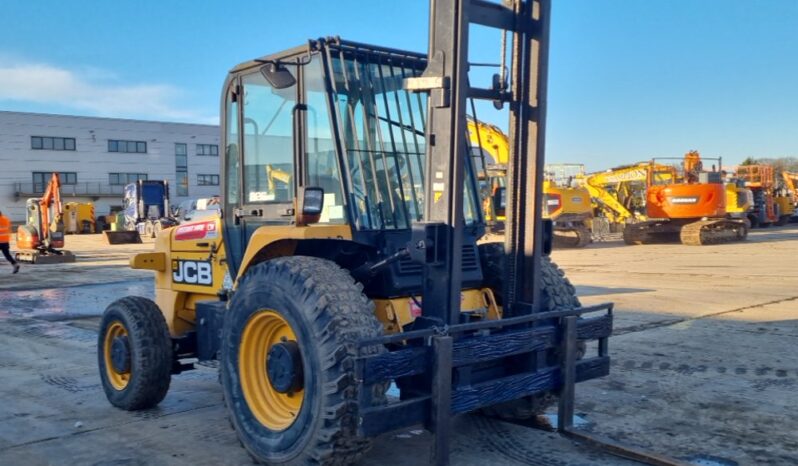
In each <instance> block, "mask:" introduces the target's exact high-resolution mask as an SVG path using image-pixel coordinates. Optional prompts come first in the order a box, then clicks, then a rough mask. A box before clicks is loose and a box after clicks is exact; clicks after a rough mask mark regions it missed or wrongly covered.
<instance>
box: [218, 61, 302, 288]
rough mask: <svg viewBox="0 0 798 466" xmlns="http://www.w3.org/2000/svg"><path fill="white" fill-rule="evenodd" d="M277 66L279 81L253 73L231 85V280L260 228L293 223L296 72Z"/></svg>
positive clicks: (227, 137) (227, 139) (227, 141)
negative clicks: (248, 244)
mask: <svg viewBox="0 0 798 466" xmlns="http://www.w3.org/2000/svg"><path fill="white" fill-rule="evenodd" d="M274 66H275V67H276V68H275V69H276V70H278V71H279V73H278V74H279V75H280V78H281V79H277V78H276V77H275V76H276V75H274V74H272V75H269V73H267V72H264V71H263V69H262V68H261V69H259V68H255V69H254V70H252V71H251V72H248V73H245V74H242V75H240V76H236V77H234V78H233V79H231V80H230V82H229V85H228V87H227V92H226V93H227V96H226V102H225V109H224V121H223V122H222V123H223V125H224V127H225V130H224V135H223V136H224V146H225V151H224V161H223V163H224V171H225V176H224V180H225V185H224V187H223V189H224V192H225V194H226V195H225V209H224V217H225V241H226V244H227V251H228V261H229V267H230V272H231V276H233V277H236V276H237V273H238V270H239V267H240V266H241V263H240V261H241V259H242V257H243V256H244V252H245V250H246V246H247V243H248V240H249V238H250V237H251V236H252V234H253V233H254V232H255V230H256V229H257V228H259V227H261V226H263V225H287V224H290V223H291V221H292V219H293V209H294V197H295V193H296V183H295V179H296V173H295V169H296V166H295V165H296V164H295V152H296V151H295V148H294V144H295V143H294V140H295V138H294V135H295V132H296V121H297V119H296V118H295V116H294V114H295V113H296V112H297V111H299V109H300V108H301V107H300V106H298V105H297V102H298V95H299V91H298V86H297V80H296V78H295V76H296V72H297V70H296V68H297V66H296V65H290V64H279V65H277V64H275V65H274ZM267 78H270V79H267Z"/></svg>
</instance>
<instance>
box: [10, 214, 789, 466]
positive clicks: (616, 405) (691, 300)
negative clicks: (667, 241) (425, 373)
mask: <svg viewBox="0 0 798 466" xmlns="http://www.w3.org/2000/svg"><path fill="white" fill-rule="evenodd" d="M101 253H102V254H108V253H107V252H103V251H101ZM88 254H89V252H84V253H82V256H83V260H85V261H86V263H94V265H91V267H95V266H96V267H98V269H96V270H95V271H94V272H92V273H87V271H86V270H85V269H80V268H79V266H80V262H79V263H77V266H78V267H77V268H75V269H70V268H59V267H55V266H52V267H51V266H42V267H41V268H34V267H32V266H31V267H28V268H27V269H26V270H24V272H26V273H27V274H28V277H29V278H30V280H31V281H30V282H24V281H16V282H12V281H11V280H18V278H14V277H5V276H0V400H2V402H0V465H3V466H5V465H17V464H24V465H39V464H54V465H74V464H79V465H83V464H87V465H111V464H113V465H172V464H177V465H189V464H191V465H217V464H219V465H221V464H224V465H238V464H251V461H250V459H249V458H248V456H247V455H246V453H245V452H244V451H243V449H241V447H240V446H239V444H238V441H237V439H236V437H235V434H234V432H233V431H232V430H231V429H230V427H229V424H228V422H227V419H226V413H225V409H224V406H223V404H222V400H221V390H220V388H219V386H218V381H217V374H216V371H215V369H212V368H208V367H199V368H198V369H197V370H195V371H190V372H186V373H184V374H180V375H177V376H174V377H173V378H172V384H171V388H170V391H169V394H168V395H167V397H166V399H165V400H164V401H163V402H162V403H161V404H160V405H159V406H158V407H157V408H155V409H152V410H147V411H142V412H137V413H129V412H123V411H120V410H117V409H115V408H112V407H111V406H110V405H109V404H108V402H107V401H106V400H105V396H104V394H103V392H102V388H101V387H100V381H99V376H98V374H97V368H96V365H97V363H96V341H97V326H98V323H99V316H100V314H101V313H102V311H103V309H104V308H105V307H106V306H107V305H108V304H109V303H110V302H112V301H113V300H115V299H117V298H119V297H121V296H125V295H139V296H145V297H152V294H153V288H152V281H151V279H150V278H148V276H149V274H148V273H144V274H141V273H140V271H137V273H138V275H125V274H128V273H130V271H128V270H126V269H125V264H126V260H125V257H124V253H121V252H114V254H115V256H118V257H115V258H114V259H113V260H109V261H96V260H95V259H93V258H92V257H89V256H88ZM553 257H554V259H555V261H556V262H557V263H559V264H560V265H561V266H562V268H563V269H564V270H565V271H566V273H567V274H568V276H569V278H570V279H571V280H572V281H573V282H574V283H577V284H578V285H579V286H577V291H578V293H579V295H580V297H581V299H582V301H583V303H585V304H595V303H598V302H605V301H613V302H615V303H616V314H615V316H616V322H615V336H614V337H613V338H612V339H611V340H610V352H611V356H612V358H613V362H612V369H611V374H610V376H608V377H606V378H603V379H599V380H594V381H590V382H586V383H583V384H580V385H578V386H577V412H578V413H579V415H580V417H581V418H582V419H583V420H584V421H585V424H584V428H586V429H588V430H591V431H593V432H595V433H598V434H601V435H604V436H607V437H609V438H611V439H612V440H615V441H618V442H621V443H624V444H627V445H630V446H633V447H637V448H642V449H644V450H649V451H652V452H656V453H659V454H665V455H669V456H672V457H677V458H681V459H683V460H685V461H689V462H690V463H692V464H702V465H721V466H734V465H760V464H765V465H782V464H785V465H786V464H798V437H796V435H795V432H798V406H797V405H796V403H795V399H796V398H798V355H797V354H796V352H795V348H796V346H797V344H798V269H796V268H795V266H794V261H791V260H787V259H790V258H794V257H798V227H796V226H790V227H784V228H777V229H773V228H772V229H769V230H760V231H754V232H752V235H751V240H750V241H749V242H747V243H741V244H736V245H720V246H709V247H684V246H679V245H656V246H650V247H649V246H641V247H626V246H624V245H623V244H622V243H621V244H615V243H611V242H610V243H603V244H600V245H595V246H590V247H588V248H587V249H584V250H568V251H555V253H554V256H553ZM80 260H81V259H79V261H80ZM73 272H74V273H73ZM20 275H21V274H20ZM120 277H122V278H125V277H126V278H125V279H124V280H120ZM59 282H63V283H62V285H61V286H58V287H56V286H44V285H46V284H52V283H59ZM31 283H32V284H31ZM64 285H79V286H64ZM35 287H38V289H36V290H34V289H32V288H35ZM455 426H456V435H455V436H454V439H453V451H452V464H453V465H467V466H470V465H484V464H498V465H521V464H533V465H592V464H631V463H629V462H626V461H624V460H620V459H617V458H614V457H609V456H606V455H603V454H600V453H599V452H596V451H595V450H592V449H589V448H587V447H584V446H580V445H578V444H576V443H574V442H572V441H570V440H568V439H565V438H563V437H561V436H559V435H557V434H555V433H551V432H546V431H542V430H536V429H531V428H528V427H524V426H520V425H515V424H509V423H504V422H499V421H495V420H492V419H487V418H483V417H479V416H461V417H458V418H457V419H456V420H455ZM429 445H430V438H429V435H428V434H426V433H424V432H422V431H419V430H408V431H403V432H399V433H396V434H392V435H388V436H384V437H380V438H379V439H377V441H376V442H375V446H374V448H373V449H372V450H371V451H370V452H369V453H368V455H367V456H366V458H365V460H364V461H363V464H380V465H383V464H384V465H397V466H399V465H401V466H418V465H419V464H425V463H426V461H427V458H428V456H427V454H428V449H429Z"/></svg>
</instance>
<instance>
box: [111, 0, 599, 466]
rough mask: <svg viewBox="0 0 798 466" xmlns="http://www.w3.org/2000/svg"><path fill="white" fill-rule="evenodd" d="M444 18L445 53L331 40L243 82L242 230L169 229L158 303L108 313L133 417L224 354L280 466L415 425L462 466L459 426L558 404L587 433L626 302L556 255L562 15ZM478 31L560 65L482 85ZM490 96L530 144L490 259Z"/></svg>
mask: <svg viewBox="0 0 798 466" xmlns="http://www.w3.org/2000/svg"><path fill="white" fill-rule="evenodd" d="M455 3H457V4H458V5H459V6H460V7H461V8H454V5H455ZM432 9H433V11H432V12H431V14H430V17H431V18H433V19H432V21H431V31H430V33H431V41H430V54H429V57H427V56H424V55H421V54H417V53H411V52H406V51H402V50H395V49H388V48H384V47H377V46H371V45H365V44H359V43H355V42H347V41H343V40H340V39H338V38H328V39H319V40H311V41H309V42H308V43H307V44H305V45H302V46H299V47H296V48H293V49H290V50H286V51H283V52H280V53H277V54H273V55H269V56H265V57H262V58H258V59H255V60H251V61H248V62H245V63H242V64H240V65H238V66H236V67H234V68H233V69H232V70H231V71H230V74H229V75H228V77H227V80H226V82H225V84H224V87H223V90H222V99H221V100H222V102H221V107H222V118H221V127H222V147H223V148H224V150H223V153H222V154H221V155H222V157H221V164H222V173H223V177H222V179H223V185H222V188H223V189H222V193H223V196H222V197H223V218H221V219H212V220H207V221H202V222H195V223H187V224H184V225H180V226H177V227H174V228H171V229H169V230H165V231H163V232H161V233H160V234H159V235H158V237H157V238H156V240H155V249H154V251H153V252H149V253H142V254H137V255H136V256H135V257H133V258H132V259H131V264H132V266H133V267H134V268H138V269H149V270H152V271H154V273H155V295H156V298H155V301H150V300H148V299H144V298H137V297H127V298H122V299H120V300H118V301H116V302H114V303H112V304H111V305H110V306H109V307H108V309H107V310H106V312H105V314H104V315H103V319H102V322H101V325H100V334H99V340H98V363H99V368H100V376H101V379H102V384H103V388H104V390H105V393H106V395H107V397H108V400H109V401H110V402H111V403H112V404H113V405H114V406H117V407H119V408H122V409H127V410H135V409H143V408H148V407H152V406H154V405H156V404H157V403H158V402H159V401H161V400H162V399H163V398H164V396H166V394H167V391H168V387H169V380H170V377H171V376H172V375H174V374H177V373H180V372H181V371H184V370H189V369H191V368H192V362H193V361H194V360H199V361H212V360H216V361H218V363H219V371H220V380H221V385H222V393H223V396H224V400H225V404H226V406H227V411H228V414H229V417H230V420H231V423H232V425H233V427H234V428H235V430H236V432H237V434H238V437H239V439H240V440H241V443H242V445H243V446H244V448H246V449H247V451H248V452H249V453H250V454H251V455H252V456H253V457H254V458H255V459H256V460H258V461H262V462H265V463H268V464H274V465H300V464H336V465H338V464H350V463H352V462H355V461H357V460H358V458H360V456H361V455H362V453H363V452H364V451H365V450H366V449H367V448H368V446H369V439H371V438H373V437H375V436H377V435H380V434H382V433H386V432H391V431H394V430H397V429H403V428H408V427H410V426H422V427H424V428H426V429H428V430H430V431H431V432H432V433H433V438H434V441H433V446H432V454H433V456H432V462H433V463H434V464H446V463H447V462H448V454H449V440H450V437H451V425H450V419H451V416H452V415H454V414H457V413H465V412H471V411H479V410H482V411H483V412H486V413H488V414H492V415H498V416H503V417H512V418H526V417H530V416H533V415H535V414H537V413H539V412H540V411H541V410H542V409H544V408H545V407H546V406H547V405H549V404H550V403H551V402H553V400H555V399H556V400H559V401H558V403H559V405H558V407H559V419H560V427H561V428H562V430H563V431H564V432H565V431H568V430H569V429H570V427H571V425H572V418H573V409H574V384H575V383H576V382H578V381H582V380H588V379H592V378H595V377H600V376H603V375H606V374H607V373H608V372H609V367H610V360H609V354H608V338H609V336H610V334H611V332H612V305H611V304H604V305H597V306H592V307H580V305H579V301H578V299H577V298H576V296H575V291H574V288H573V286H572V285H571V284H570V283H569V282H568V280H567V279H566V278H565V277H564V275H563V273H562V272H561V271H560V270H559V269H558V268H557V266H556V265H555V264H554V263H552V262H551V260H550V259H549V258H548V257H547V255H546V254H547V252H548V250H549V249H550V242H551V235H550V228H548V229H547V228H546V226H545V225H546V224H545V222H542V221H541V217H540V216H541V209H540V206H541V202H540V200H541V192H540V187H541V185H540V183H542V174H543V169H542V168H543V139H542V137H541V134H542V129H543V123H544V120H543V116H544V115H545V111H544V110H545V107H544V106H545V101H546V99H545V92H544V91H545V85H544V84H545V81H546V76H545V66H544V65H545V63H546V57H547V46H546V45H547V37H548V24H549V3H548V2H547V1H534V2H533V1H520V0H519V1H516V2H515V3H514V4H513V5H512V6H511V7H507V6H503V5H501V4H495V5H494V6H493V7H491V8H490V9H486V6H485V5H483V4H476V3H468V2H466V3H461V2H454V1H437V2H434V3H433V4H432ZM469 11H470V12H471V14H470V15H469V14H468V12H469ZM468 18H478V19H479V21H481V23H480V24H485V25H489V26H492V27H496V26H497V25H500V26H502V27H506V28H509V29H511V30H512V31H514V32H513V33H512V34H513V40H512V42H513V44H514V48H515V50H518V51H525V52H523V53H524V54H528V56H529V57H530V59H531V57H534V60H533V61H534V63H538V65H535V66H531V64H532V63H531V62H530V61H528V60H524V61H523V66H522V64H520V63H519V62H518V61H517V59H516V58H514V59H513V60H512V63H513V64H512V66H511V70H514V71H511V73H513V74H511V76H512V77H511V80H510V83H509V87H508V89H511V90H512V91H511V92H502V91H500V89H498V88H496V89H482V90H480V89H477V88H471V87H469V85H468V79H467V76H466V74H465V73H466V70H467V68H468V66H467V57H468V53H467V50H468V48H467V46H468V40H467V34H466V32H467V29H468V28H465V30H464V29H462V28H460V29H458V28H453V27H452V26H453V25H455V24H464V22H467V20H468ZM453 31H455V32H454V33H453ZM458 31H459V32H458ZM444 56H445V57H450V58H444ZM452 57H453V58H452ZM476 93H482V95H485V96H487V97H489V98H490V99H491V100H496V99H498V100H501V101H502V102H504V103H506V104H509V108H510V109H511V110H512V111H511V112H510V115H509V118H510V127H511V128H514V129H513V131H512V133H513V138H514V140H516V141H518V144H519V145H518V147H515V146H513V147H511V156H510V158H509V161H508V175H509V176H508V186H507V200H506V205H505V208H506V211H507V227H508V233H507V235H506V239H505V242H504V243H503V244H502V243H492V244H485V245H480V246H477V239H478V238H479V237H481V236H482V234H483V232H484V221H483V217H482V215H481V211H480V208H479V196H478V194H477V187H476V177H475V174H474V167H473V165H472V163H471V157H470V156H469V154H468V143H467V136H466V118H465V107H466V99H467V97H468V96H469V95H472V96H473V94H476ZM521 100H524V101H527V100H528V101H527V103H526V104H525V105H518V103H519V101H521ZM530 128H540V131H529V129H530ZM430 141H434V144H433V143H430ZM275 170H280V171H281V173H285V174H288V175H289V176H281V177H280V180H279V182H274V176H275V174H276V172H275ZM527 198H529V199H532V201H531V205H530V204H527V203H526V202H524V201H523V200H524V199H527ZM228 277H229V278H228ZM585 314H589V316H585V317H583V318H582V317H580V316H583V315H585ZM589 340H598V344H597V345H594V349H593V350H592V351H591V354H588V353H587V352H586V351H585V342H586V341H589ZM391 384H395V386H396V387H397V388H398V390H399V392H400V393H401V395H400V397H399V398H394V397H391V396H388V395H387V394H386V392H387V388H388V387H389V386H390V385H391ZM422 461H423V460H422Z"/></svg>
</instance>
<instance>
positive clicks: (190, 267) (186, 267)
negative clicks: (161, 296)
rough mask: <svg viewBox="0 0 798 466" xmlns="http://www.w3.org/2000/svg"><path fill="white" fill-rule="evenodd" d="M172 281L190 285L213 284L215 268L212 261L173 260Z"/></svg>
mask: <svg viewBox="0 0 798 466" xmlns="http://www.w3.org/2000/svg"><path fill="white" fill-rule="evenodd" d="M172 281H174V282H175V283H185V284H188V285H203V286H211V285H213V268H212V267H211V263H210V262H202V261H188V260H176V261H172Z"/></svg>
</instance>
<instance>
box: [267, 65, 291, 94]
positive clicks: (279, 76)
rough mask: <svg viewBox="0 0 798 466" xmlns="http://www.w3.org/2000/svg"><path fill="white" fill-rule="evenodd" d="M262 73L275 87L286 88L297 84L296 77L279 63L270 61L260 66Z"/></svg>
mask: <svg viewBox="0 0 798 466" xmlns="http://www.w3.org/2000/svg"><path fill="white" fill-rule="evenodd" d="M260 74H262V75H263V77H264V78H266V81H269V84H271V85H272V87H273V88H275V89H285V88H287V87H291V86H293V85H294V84H296V78H294V75H293V74H291V72H290V71H288V70H287V69H285V68H284V67H283V66H281V65H280V64H279V63H276V62H269V63H266V64H265V65H263V66H261V67H260Z"/></svg>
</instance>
